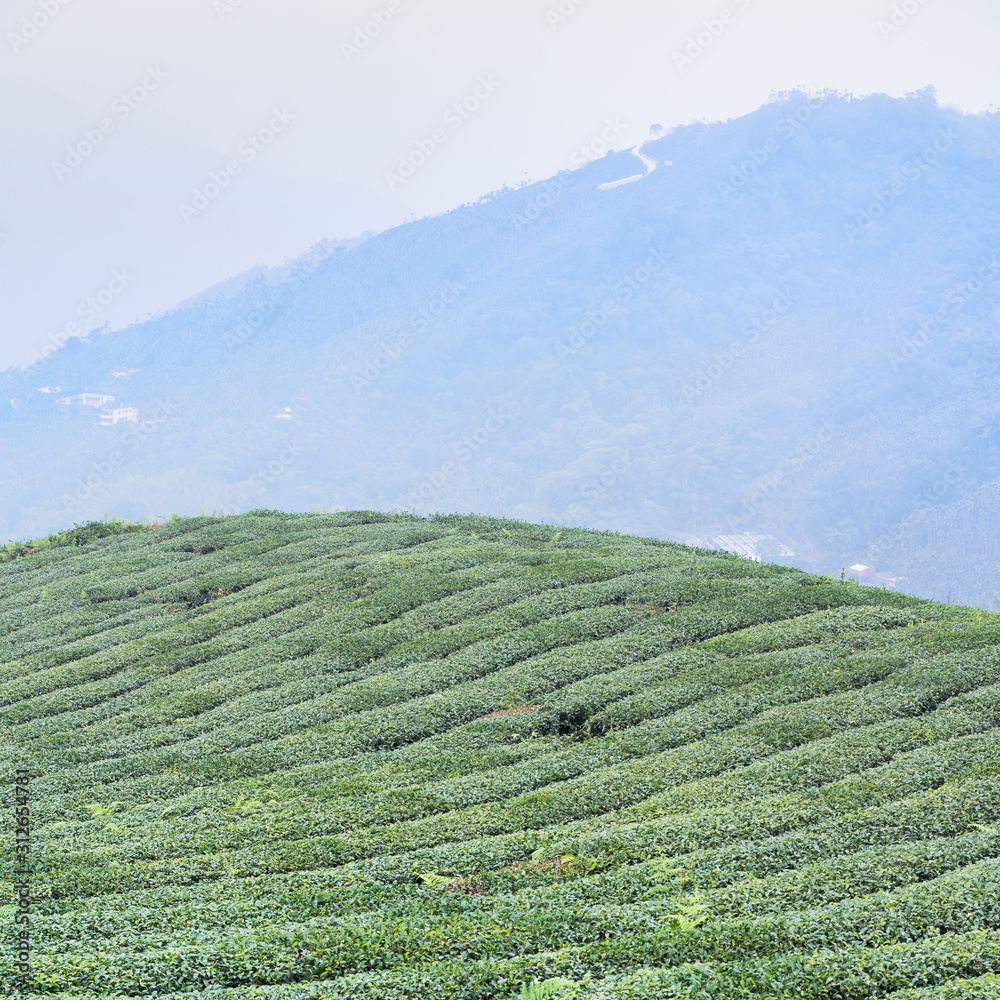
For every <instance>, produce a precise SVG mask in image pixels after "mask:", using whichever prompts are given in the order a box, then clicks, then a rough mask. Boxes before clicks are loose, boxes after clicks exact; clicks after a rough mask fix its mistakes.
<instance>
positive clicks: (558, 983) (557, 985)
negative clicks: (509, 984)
mask: <svg viewBox="0 0 1000 1000" xmlns="http://www.w3.org/2000/svg"><path fill="white" fill-rule="evenodd" d="M567 986H571V987H572V988H573V992H572V993H562V996H564V997H575V996H577V995H578V989H577V984H576V983H575V982H573V980H572V979H560V978H556V979H546V980H545V982H544V983H540V982H538V980H535V982H533V983H531V984H528V983H525V984H524V985H523V986H522V987H521V992H520V993H519V994H518V1000H542V998H543V997H551V996H555V995H556V994H557V993H561V991H562V990H563V989H565V988H566V987H567Z"/></svg>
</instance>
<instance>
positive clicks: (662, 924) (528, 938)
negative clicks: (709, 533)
mask: <svg viewBox="0 0 1000 1000" xmlns="http://www.w3.org/2000/svg"><path fill="white" fill-rule="evenodd" d="M998 644H1000V619H998V618H997V616H994V615H990V614H986V613H984V612H980V611H976V610H972V609H966V608H958V607H951V606H946V605H940V604H933V603H930V602H925V601H919V600H916V599H914V598H909V597H904V596H902V595H898V594H893V593H888V592H885V591H879V590H874V589H867V588H861V587H858V586H854V585H850V584H844V583H842V582H840V581H834V580H830V579H827V578H819V577H815V576H809V575H807V574H804V573H800V572H798V571H794V570H789V569H786V568H782V567H778V566H760V565H757V564H755V563H752V562H747V561H745V560H741V559H738V558H736V557H735V556H728V555H724V554H716V553H706V552H697V551H694V550H690V549H684V548H682V547H680V546H676V545H672V544H669V543H665V542H658V541H651V540H647V539H641V538H628V537H621V536H618V535H612V534H605V533H599V532H593V531H583V530H556V529H554V528H551V527H544V526H535V525H525V524H521V523H517V522H512V521H499V520H494V519H490V518H477V517H438V518H432V519H421V518H417V517H412V516H405V515H400V516H394V515H385V514H372V513H353V514H303V515H286V514H281V513H279V512H268V511H260V512H256V511H255V512H251V513H250V514H246V515H243V516H240V517H230V518H221V517H219V518H216V517H199V518H182V519H175V520H172V521H171V522H170V523H168V524H167V525H164V526H161V527H158V528H156V529H155V530H146V531H135V532H128V533H123V534H115V535H112V536H110V537H107V538H103V539H100V540H97V541H94V542H92V543H89V544H86V545H83V546H78V547H67V546H63V547H49V548H42V549H41V550H40V551H37V552H33V553H32V554H28V553H27V551H25V552H24V553H22V554H19V555H18V558H12V559H8V560H6V561H4V562H2V563H0V732H2V736H3V739H2V754H3V758H4V761H3V763H4V772H5V773H6V774H8V775H10V776H11V777H10V780H8V781H5V787H4V799H3V810H4V811H3V816H4V836H3V844H2V852H0V855H2V858H3V861H4V867H3V869H2V871H3V876H4V879H5V881H4V887H3V891H4V895H5V896H6V897H7V900H9V901H11V902H13V899H14V895H13V894H14V879H13V878H12V877H11V873H12V871H13V862H14V860H15V853H14V842H15V841H14V823H15V820H14V815H15V814H14V808H13V806H14V782H13V775H14V774H15V771H16V769H17V768H24V769H27V770H28V772H30V791H29V794H28V801H29V805H28V807H27V808H28V810H29V813H30V836H31V840H30V867H31V870H32V875H31V878H30V895H31V909H30V925H29V928H30V947H31V971H30V974H29V976H28V979H27V980H26V981H25V982H24V983H23V984H21V985H18V984H17V983H15V976H16V974H17V971H18V969H17V965H16V957H17V956H16V954H15V948H14V946H13V942H14V941H15V939H16V932H17V930H19V929H20V928H19V927H16V926H15V924H14V907H13V906H7V907H5V909H4V910H3V916H2V922H3V924H4V926H5V934H4V941H5V946H4V950H3V954H2V958H0V981H2V983H3V984H4V985H3V987H2V988H3V991H4V993H5V994H6V995H14V994H22V995H31V994H38V995H45V996H50V997H75V998H91V1000H97V998H108V997H113V996H134V997H152V996H157V997H161V998H163V997H170V998H181V997H184V998H191V1000H193V998H207V997H212V998H222V1000H224V998H233V1000H237V998H239V1000H249V998H260V1000H271V998H275V1000H277V998H287V1000H307V998H324V1000H357V998H362V1000H383V998H397V997H399V998H418V997H420V998H424V997H435V998H462V1000H473V998H475V1000H479V998H514V997H519V996H522V995H523V996H542V995H552V996H558V997H572V996H577V997H585V998H592V1000H608V998H619V997H620V998H635V1000H641V998H652V997H677V998H695V997H699V998H700V997H743V998H778V997H809V998H820V997H823V998H858V1000H861V998H868V997H892V998H894V1000H904V998H905V1000H910V998H914V1000H915V998H918V997H927V998H931V997H935V998H937V997H1000V977H997V976H996V975H995V970H996V969H998V967H1000V823H998V818H1000V736H998V729H997V725H998V722H1000V651H998ZM543 984H544V985H543Z"/></svg>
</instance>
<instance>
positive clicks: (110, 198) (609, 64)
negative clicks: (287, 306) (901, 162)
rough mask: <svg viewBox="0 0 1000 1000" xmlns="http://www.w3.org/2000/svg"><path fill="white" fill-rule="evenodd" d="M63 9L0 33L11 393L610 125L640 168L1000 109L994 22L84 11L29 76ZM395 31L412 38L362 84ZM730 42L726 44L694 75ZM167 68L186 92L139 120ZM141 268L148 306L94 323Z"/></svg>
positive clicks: (787, 8) (309, 1)
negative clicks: (668, 139) (677, 138)
mask: <svg viewBox="0 0 1000 1000" xmlns="http://www.w3.org/2000/svg"><path fill="white" fill-rule="evenodd" d="M58 2H59V0H12V2H9V3H7V4H5V5H4V8H5V10H4V13H3V14H2V15H0V31H2V37H0V120H2V121H3V125H4V127H3V129H2V131H0V184H2V186H3V187H2V190H3V200H2V201H0V233H3V234H4V237H3V239H2V240H0V295H2V296H3V310H2V312H0V368H3V367H6V366H8V365H10V364H14V363H19V364H23V363H27V362H29V361H30V360H31V358H32V356H33V352H34V351H36V350H42V351H44V349H45V345H46V344H47V343H49V342H51V341H52V338H53V336H54V335H55V334H57V333H58V331H60V330H64V329H65V328H66V326H67V324H68V323H69V322H71V321H77V322H78V323H79V325H80V326H81V327H82V328H83V332H86V329H89V328H90V327H91V326H97V325H99V324H100V323H101V322H103V321H104V320H106V319H107V320H110V322H111V325H112V327H116V326H120V325H123V324H124V323H126V322H129V321H131V320H134V319H137V318H144V317H145V316H146V315H148V314H149V313H150V312H156V311H159V310H161V309H165V308H168V307H170V306H171V305H173V304H175V303H176V302H178V301H179V300H181V299H183V298H186V297H187V296H190V295H193V294H195V293H196V292H198V291H200V290H201V289H203V288H205V287H207V286H209V285H211V284H213V283H215V282H217V281H220V280H222V279H224V278H226V277H229V276H231V275H233V274H236V273H238V272H240V271H243V270H246V269H247V268H249V267H252V266H254V265H256V264H259V263H268V264H273V263H280V262H281V261H282V260H283V259H285V258H287V257H289V256H292V255H294V254H296V253H298V252H301V251H302V250H304V249H306V247H307V246H309V245H310V244H312V243H314V242H315V241H316V240H318V239H320V238H321V237H324V236H328V237H331V238H341V237H349V236H354V235H357V234H358V233H360V232H361V231H363V230H366V229H376V230H381V229H384V228H387V227H389V226H392V225H395V224H398V223H399V222H402V221H404V220H405V219H407V218H409V217H413V216H416V217H419V216H422V215H427V214H433V213H438V212H442V211H445V210H447V209H448V208H451V207H454V206H456V205H459V204H462V203H464V202H467V201H471V200H475V199H476V198H478V197H479V196H480V195H482V194H484V193H486V192H489V191H492V190H495V189H497V188H499V187H501V186H503V185H504V184H511V185H514V184H517V183H519V182H520V181H522V180H525V179H531V180H536V179H539V178H543V177H547V176H550V175H552V174H554V173H555V172H556V171H558V170H560V169H563V168H565V167H568V166H570V157H571V156H572V154H573V152H574V150H575V149H577V148H578V147H579V146H580V145H581V143H584V142H589V141H590V140H591V139H593V138H594V137H595V136H596V135H598V134H599V133H600V130H601V128H602V127H603V123H604V120H605V119H606V118H607V117H609V116H614V117H616V118H617V119H619V120H620V121H622V122H624V123H625V124H626V126H627V128H626V129H625V131H624V132H623V134H622V136H621V138H620V139H619V140H618V141H617V142H616V146H617V147H618V148H626V147H628V146H630V145H633V144H634V143H636V142H638V141H640V140H642V139H644V138H646V137H648V134H649V126H650V125H651V124H653V123H654V122H659V123H660V124H662V125H663V126H664V128H670V127H671V126H673V125H676V124H680V123H685V122H689V121H692V120H696V119H705V120H709V121H712V120H719V119H725V118H729V117H734V116H737V115H740V114H744V113H746V112H749V111H752V110H753V109H755V108H757V107H759V106H760V105H761V104H763V103H765V102H766V101H767V100H768V97H769V95H771V94H772V93H774V92H777V91H783V90H789V89H792V88H795V87H803V88H805V89H808V90H818V89H825V88H834V89H837V90H841V91H849V92H852V93H854V94H859V95H860V94H865V93H871V92H884V93H888V94H891V95H895V96H899V95H902V94H904V93H908V92H912V91H916V90H920V89H922V88H924V87H926V86H928V85H933V86H935V87H936V88H937V92H938V100H939V101H940V102H942V103H945V104H953V105H956V106H958V107H960V108H962V109H963V110H967V111H984V110H988V109H991V108H995V105H996V104H1000V97H997V94H998V93H1000V59H998V58H997V56H996V42H997V39H998V38H1000V5H997V4H996V3H995V0H947V2H946V0H923V2H920V0H900V3H899V4H898V5H897V4H895V3H893V2H892V0H888V2H883V0H837V2H836V3H831V2H828V0H822V2H820V0H728V2H718V0H672V2H667V3H661V2H653V0H561V3H560V0H505V2H504V3H502V4H500V3H495V2H490V3H487V2H484V0H392V4H391V7H390V4H389V3H388V0H368V2H356V0H334V2H329V0H326V2H321V0H142V2H141V3H137V2H135V0H62V3H64V4H65V6H61V7H59V8H58V13H57V14H56V15H55V16H53V17H51V19H50V20H49V23H48V24H45V25H44V27H42V28H41V29H39V30H38V31H37V33H36V34H35V36H34V37H32V38H31V39H30V40H29V41H27V43H26V44H22V43H19V42H17V41H16V39H13V42H14V44H16V45H17V51H16V52H15V51H14V44H12V36H11V32H18V31H21V30H22V27H23V24H24V19H25V18H31V17H32V16H33V15H34V16H37V18H38V20H39V21H40V22H41V21H43V20H44V19H45V14H44V10H43V8H44V7H45V6H49V9H52V7H53V6H55V5H56V4H57V3H58ZM894 7H897V8H898V9H897V13H896V20H897V22H899V24H900V27H899V28H898V30H894V31H892V32H891V33H887V32H886V31H885V30H882V29H880V27H879V21H880V19H881V20H883V21H885V22H889V21H891V19H892V17H893V10H894ZM559 9H561V10H563V11H567V12H570V13H568V15H567V16H565V17H563V18H562V20H561V23H558V24H554V25H553V24H551V23H550V20H554V19H555V18H552V17H550V16H549V12H550V11H558V10H559ZM727 9H728V10H729V11H730V14H731V16H728V17H727V18H726V20H728V21H729V23H728V24H723V23H722V21H721V20H720V16H721V15H722V12H723V11H725V10H727ZM379 10H381V11H383V12H385V13H384V14H383V20H388V23H387V24H386V25H385V26H384V27H383V28H381V30H380V32H379V34H378V35H377V37H375V38H374V39H373V40H372V41H371V43H370V44H369V45H368V46H367V47H366V48H365V49H364V50H363V51H360V52H358V54H357V55H355V56H353V57H351V58H350V60H349V59H348V58H347V57H346V56H345V54H344V52H343V49H342V46H343V45H344V43H351V41H352V39H353V38H354V36H355V33H356V32H357V31H358V29H359V28H363V26H364V25H365V23H366V22H369V21H371V18H372V15H371V12H372V11H379ZM391 10H395V11H397V13H395V14H391V15H390V11H391ZM908 10H912V11H913V13H912V14H909V15H907V14H906V13H905V12H906V11H908ZM706 20H708V21H713V20H717V21H719V23H717V24H716V25H715V27H716V29H717V30H719V29H720V28H721V33H719V35H718V37H717V38H714V39H713V41H712V43H711V45H709V46H708V47H707V48H706V49H705V51H704V52H703V53H702V54H701V55H700V56H698V57H697V58H696V59H694V61H693V62H692V64H691V65H688V66H686V67H685V68H684V70H683V71H681V70H679V69H678V67H677V65H676V62H675V56H674V53H675V52H678V51H681V52H683V50H684V48H685V46H686V44H687V40H688V38H689V36H692V35H695V34H697V33H698V32H699V31H700V30H702V29H703V28H704V23H703V22H705V21H706ZM886 35H888V37H886ZM147 66H150V67H154V68H156V67H159V69H160V70H161V71H163V72H164V73H166V74H167V76H166V79H165V80H164V81H163V82H162V83H161V84H160V85H159V86H158V87H157V88H156V89H155V90H153V91H151V92H150V93H149V94H148V97H147V98H146V99H145V100H144V101H143V102H142V103H141V104H140V105H139V106H138V107H136V108H135V109H134V110H132V111H131V112H130V113H129V117H128V118H127V119H119V118H116V117H115V115H114V114H113V113H112V111H111V109H112V105H113V102H114V101H115V99H116V96H117V95H119V94H120V93H121V92H122V91H125V90H128V89H130V88H131V87H133V86H134V85H138V84H140V82H141V81H142V80H143V77H144V76H145V74H146V67H147ZM484 77H485V78H487V79H493V80H494V81H495V82H496V88H495V90H494V92H493V93H492V94H490V95H489V96H488V97H487V98H486V99H485V100H483V102H482V104H481V106H480V108H479V109H478V110H477V111H476V112H475V113H473V114H471V115H470V116H469V117H468V118H467V119H462V120H461V126H460V127H458V128H453V127H452V126H451V125H450V124H448V123H447V122H446V120H445V115H446V113H447V112H448V109H449V108H450V107H451V106H452V105H454V104H455V103H456V102H458V101H461V100H462V99H463V98H465V97H467V96H468V95H470V94H472V93H473V92H474V90H475V88H476V86H477V81H479V79H480V78H484ZM480 93H481V94H483V93H485V91H483V90H482V88H481V89H480ZM274 109H279V110H284V111H287V113H288V114H289V115H291V116H294V118H293V120H292V121H291V122H290V123H289V124H288V126H287V127H286V129H285V130H284V131H283V132H281V133H280V134H278V135H277V136H276V137H275V138H274V141H273V144H272V145H269V146H268V147H267V148H266V149H265V150H264V151H263V152H261V153H260V154H259V156H257V157H256V158H255V162H253V163H250V162H248V158H247V157H246V156H243V155H241V154H240V153H239V148H240V145H241V143H243V142H244V141H245V139H246V138H247V136H248V135H249V134H251V133H253V132H256V131H257V130H258V129H260V128H262V127H263V126H265V125H267V123H268V121H269V119H271V118H272V116H273V114H274ZM102 118H110V119H111V120H112V121H113V122H114V129H113V130H112V131H111V133H110V134H108V135H107V136H106V137H105V139H104V141H103V142H102V143H101V145H100V146H99V147H98V148H96V149H95V150H94V152H93V153H92V154H91V155H90V156H89V157H87V158H86V159H85V160H84V161H83V162H82V163H81V165H80V166H79V167H78V168H76V169H74V170H73V171H72V172H70V173H69V174H68V175H67V176H64V177H63V178H62V179H61V180H60V179H58V178H57V177H56V176H55V174H54V171H53V167H52V163H53V161H54V160H56V159H58V158H60V157H62V158H64V159H65V150H66V146H67V144H68V143H76V142H77V141H79V140H80V139H81V138H82V132H83V130H84V129H93V128H94V127H95V126H99V123H100V121H101V119H102ZM455 120H456V119H452V121H455ZM435 128H440V129H442V133H439V135H440V134H444V135H445V136H446V139H445V141H444V142H441V143H440V144H439V145H437V146H436V148H435V150H434V152H433V155H431V156H430V157H429V158H428V160H427V162H426V163H424V164H423V165H422V166H421V167H420V168H419V169H417V170H416V171H415V172H414V174H413V176H412V177H410V178H409V179H407V180H406V181H404V182H403V183H401V184H399V185H398V186H397V187H396V188H395V190H390V188H389V185H388V184H387V182H386V179H385V173H386V171H389V170H393V169H394V168H395V165H396V164H397V163H398V161H399V159H400V157H401V156H402V155H404V154H407V153H409V152H410V151H411V150H412V149H413V148H415V145H416V143H417V142H418V141H419V140H426V139H427V138H428V137H429V136H431V134H432V132H433V130H434V129H435ZM233 159H235V160H237V161H238V162H239V163H240V164H241V172H240V175H239V176H236V177H234V178H233V179H232V183H231V185H229V186H228V187H227V189H226V190H225V191H224V192H223V193H222V194H221V195H220V196H219V197H218V199H216V200H215V201H213V202H212V203H211V204H210V205H209V207H208V208H207V209H205V211H204V212H203V213H202V214H201V215H199V216H198V217H197V218H194V219H192V221H191V222H190V223H185V222H184V221H183V220H182V218H181V214H180V210H179V205H180V203H181V202H183V201H185V200H188V201H190V198H191V194H192V189H193V188H194V187H195V186H196V185H197V186H203V185H204V184H205V183H206V182H207V181H209V179H210V173H211V172H212V171H217V170H218V169H220V168H221V167H223V166H224V164H225V163H226V162H227V161H229V160H233ZM122 268H124V269H125V271H126V273H127V274H130V275H132V276H133V277H132V279H131V280H130V281H129V283H128V284H127V286H126V288H125V290H124V291H122V292H121V293H120V294H116V296H115V299H114V302H113V304H112V305H111V306H110V307H109V308H108V309H107V310H105V311H103V312H102V313H101V314H100V317H99V319H98V320H97V321H95V322H93V323H87V322H80V317H79V316H78V308H77V307H78V304H79V303H80V302H82V301H83V300H84V299H85V298H86V297H87V296H88V295H93V294H96V293H97V292H98V291H99V290H101V289H102V288H104V287H105V286H107V285H108V284H109V282H110V281H111V273H112V271H113V270H114V269H122Z"/></svg>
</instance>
